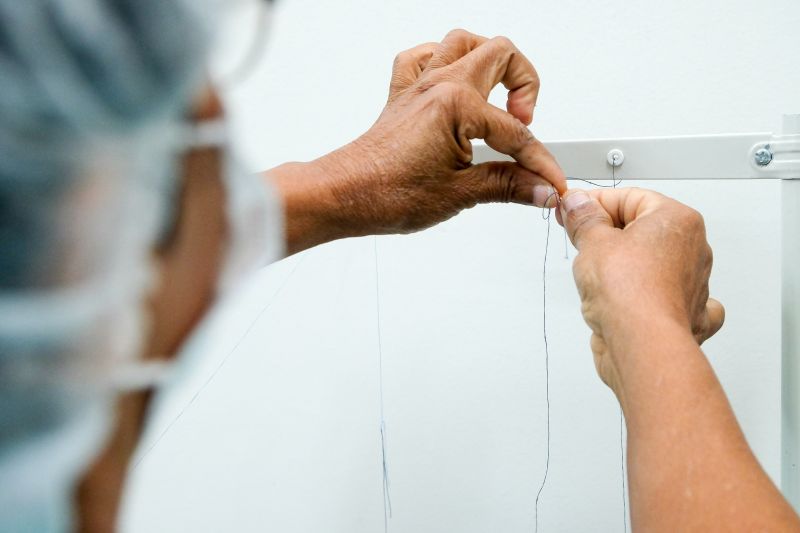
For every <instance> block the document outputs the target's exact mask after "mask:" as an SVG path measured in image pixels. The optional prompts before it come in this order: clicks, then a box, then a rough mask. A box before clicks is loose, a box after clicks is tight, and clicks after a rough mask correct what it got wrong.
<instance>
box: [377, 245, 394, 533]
mask: <svg viewBox="0 0 800 533" xmlns="http://www.w3.org/2000/svg"><path fill="white" fill-rule="evenodd" d="M373 244H374V249H375V314H376V317H377V326H378V403H379V408H380V417H381V419H380V425H379V426H378V429H379V431H380V436H381V470H382V472H381V474H382V476H383V530H384V532H387V531H389V519H390V518H391V517H392V498H391V496H390V494H389V467H388V466H387V462H386V421H385V419H384V416H383V343H382V340H381V292H380V278H379V277H378V237H377V236H376V237H374V238H373Z"/></svg>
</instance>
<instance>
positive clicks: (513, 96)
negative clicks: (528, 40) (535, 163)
mask: <svg viewBox="0 0 800 533" xmlns="http://www.w3.org/2000/svg"><path fill="white" fill-rule="evenodd" d="M450 68H451V69H452V70H455V71H458V70H462V71H463V72H464V74H465V76H466V78H467V80H468V81H469V82H470V84H471V85H472V86H474V87H475V88H476V89H477V90H478V92H480V93H481V95H483V97H484V98H488V97H489V93H490V92H491V91H492V89H493V88H494V87H495V86H496V85H497V84H498V83H500V82H502V83H503V86H505V88H506V89H508V101H507V102H506V109H507V110H508V112H509V113H511V114H512V115H514V116H515V117H517V118H518V119H519V120H520V121H522V122H523V123H524V124H526V125H528V124H530V123H531V122H532V120H533V108H534V107H535V106H536V99H537V98H538V96H539V85H540V83H539V74H538V73H537V72H536V69H535V68H534V67H533V64H532V63H531V62H530V61H529V60H528V58H527V57H525V55H524V54H523V53H522V52H520V51H519V49H518V48H517V47H516V46H515V45H514V43H512V42H511V40H510V39H509V38H507V37H494V38H492V39H490V40H488V41H486V42H485V43H483V44H481V45H480V46H478V47H477V48H475V49H474V50H472V51H471V52H469V53H468V54H466V55H465V56H464V57H462V58H461V59H459V60H458V61H457V62H455V63H453V64H452V65H451V66H450Z"/></svg>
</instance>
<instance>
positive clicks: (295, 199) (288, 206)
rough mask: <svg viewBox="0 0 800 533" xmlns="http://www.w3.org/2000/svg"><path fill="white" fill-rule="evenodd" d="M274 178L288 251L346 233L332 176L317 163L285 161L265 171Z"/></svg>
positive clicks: (266, 174) (304, 247)
mask: <svg viewBox="0 0 800 533" xmlns="http://www.w3.org/2000/svg"><path fill="white" fill-rule="evenodd" d="M264 179H268V180H271V181H272V183H273V184H274V185H275V188H276V189H277V191H278V193H279V195H280V197H281V201H282V203H283V216H284V236H285V239H286V253H287V255H292V254H295V253H297V252H301V251H303V250H305V249H307V248H312V247H314V246H317V245H319V244H323V243H325V242H329V241H332V240H335V239H338V238H342V237H345V236H347V235H346V232H345V230H344V228H343V227H341V223H340V221H339V220H338V218H339V217H337V216H334V213H336V211H337V205H336V198H335V196H333V195H332V194H331V191H330V187H329V182H328V180H329V178H328V177H327V176H326V175H325V172H324V170H323V169H322V168H321V167H320V165H319V164H318V163H317V162H310V163H286V164H283V165H281V166H279V167H276V168H274V169H272V170H270V171H268V172H266V173H265V174H264Z"/></svg>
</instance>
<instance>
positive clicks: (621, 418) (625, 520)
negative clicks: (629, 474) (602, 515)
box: [619, 406, 628, 533]
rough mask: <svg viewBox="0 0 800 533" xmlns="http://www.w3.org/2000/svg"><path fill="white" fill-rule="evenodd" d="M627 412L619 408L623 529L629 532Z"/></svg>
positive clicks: (626, 532)
mask: <svg viewBox="0 0 800 533" xmlns="http://www.w3.org/2000/svg"><path fill="white" fill-rule="evenodd" d="M623 442H625V413H623V412H622V406H620V408H619V457H620V469H621V470H622V529H623V531H624V532H625V533H628V502H627V500H626V498H625V447H624V446H623Z"/></svg>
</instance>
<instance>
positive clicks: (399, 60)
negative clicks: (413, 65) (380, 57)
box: [392, 50, 408, 68]
mask: <svg viewBox="0 0 800 533" xmlns="http://www.w3.org/2000/svg"><path fill="white" fill-rule="evenodd" d="M407 62H408V50H406V51H403V52H400V53H399V54H397V55H396V56H394V61H393V62H392V65H393V68H397V67H399V66H401V65H403V64H405V63H407Z"/></svg>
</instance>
